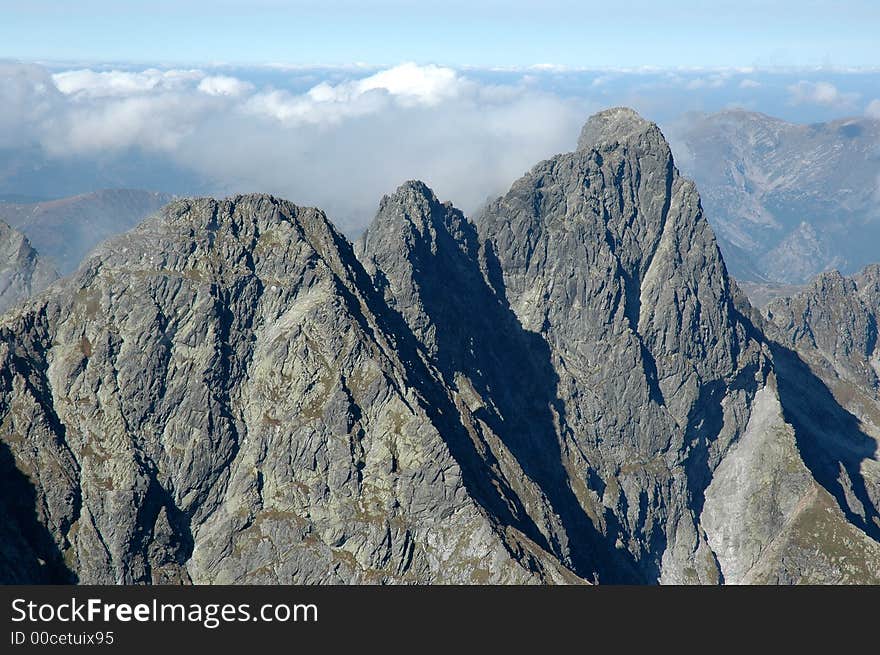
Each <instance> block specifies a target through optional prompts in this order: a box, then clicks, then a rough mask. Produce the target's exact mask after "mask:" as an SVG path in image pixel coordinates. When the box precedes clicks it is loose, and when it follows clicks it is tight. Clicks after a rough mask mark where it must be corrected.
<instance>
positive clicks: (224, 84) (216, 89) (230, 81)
mask: <svg viewBox="0 0 880 655" xmlns="http://www.w3.org/2000/svg"><path fill="white" fill-rule="evenodd" d="M253 88H254V87H253V85H252V84H251V83H250V82H244V81H242V80H240V79H238V78H235V77H228V76H226V75H214V76H211V77H205V78H202V81H201V82H199V86H198V89H199V91H201V92H202V93H207V94H208V95H209V96H240V95H244V94H245V93H247V92H248V91H251V90H252V89H253Z"/></svg>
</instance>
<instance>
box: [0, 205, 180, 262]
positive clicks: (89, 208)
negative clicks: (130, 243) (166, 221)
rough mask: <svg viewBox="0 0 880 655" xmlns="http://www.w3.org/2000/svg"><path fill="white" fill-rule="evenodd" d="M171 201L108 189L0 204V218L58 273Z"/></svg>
mask: <svg viewBox="0 0 880 655" xmlns="http://www.w3.org/2000/svg"><path fill="white" fill-rule="evenodd" d="M170 201H171V196H169V195H167V194H164V193H155V192H152V191H138V190H134V189H107V190H104V191H96V192H94V193H86V194H82V195H78V196H72V197H70V198H61V199H59V200H47V201H42V202H35V203H15V202H0V220H4V221H6V222H7V223H9V224H10V225H12V226H13V227H15V228H17V229H18V230H20V231H21V232H24V233H25V234H26V235H27V237H28V239H30V241H31V243H32V244H34V247H35V248H36V249H37V251H38V252H39V253H40V254H41V255H43V257H44V258H45V259H46V260H47V261H48V262H50V263H51V264H52V265H53V266H54V267H55V268H56V270H57V271H58V272H59V273H61V274H62V275H67V274H69V273H72V272H73V271H75V270H76V269H77V268H78V267H79V264H80V262H81V261H82V260H83V258H84V257H85V256H86V255H87V254H88V252H89V251H90V250H91V249H92V248H94V247H95V246H97V245H98V244H99V243H101V242H102V241H104V240H105V239H108V238H109V237H112V236H115V235H117V234H120V233H121V232H125V231H126V230H130V229H131V228H133V227H134V226H136V225H137V224H138V223H140V222H141V221H142V220H144V219H145V218H146V217H147V216H149V215H150V214H152V213H154V212H156V211H158V210H159V209H160V208H161V207H162V206H164V205H165V204H167V203H168V202H170Z"/></svg>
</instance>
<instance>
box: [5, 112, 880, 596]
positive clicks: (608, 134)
mask: <svg viewBox="0 0 880 655" xmlns="http://www.w3.org/2000/svg"><path fill="white" fill-rule="evenodd" d="M774 330H776V328H774V327H773V324H772V323H767V324H766V325H765V322H764V319H763V318H762V317H761V316H760V315H759V314H758V313H757V312H755V311H754V310H753V309H752V308H751V307H750V306H749V304H748V302H747V301H746V300H745V299H744V297H743V296H742V294H741V293H740V292H739V290H738V288H737V287H736V286H735V285H734V284H733V283H732V282H731V281H730V279H729V278H728V276H727V272H726V269H725V265H724V262H723V260H722V258H721V255H720V253H719V250H718V247H717V246H716V243H715V239H714V236H713V233H712V230H711V229H710V227H709V225H708V223H707V221H706V219H705V217H704V215H703V212H702V208H701V206H700V201H699V196H698V194H697V192H696V189H695V187H694V184H693V183H692V182H690V181H688V180H686V179H685V178H683V177H682V176H680V175H679V173H678V171H677V170H676V168H675V164H674V162H673V160H672V155H671V153H670V149H669V146H668V144H667V143H666V141H665V139H664V138H663V135H662V134H661V133H660V131H659V129H658V128H657V127H656V125H654V124H653V123H649V122H647V121H645V120H643V119H642V118H641V117H639V116H638V115H637V114H635V113H634V112H632V111H630V110H626V109H615V110H609V111H607V112H603V113H601V114H598V115H596V116H594V117H593V118H591V119H590V121H589V122H588V123H587V124H586V125H585V127H584V130H583V132H582V134H581V138H580V142H579V145H578V149H577V150H576V151H575V152H572V153H566V154H562V155H559V156H557V157H554V158H553V159H551V160H548V161H545V162H541V163H540V164H538V165H537V166H536V167H535V168H533V169H532V170H531V171H530V172H528V173H527V174H526V175H525V176H523V177H522V178H521V179H520V180H518V181H516V182H515V183H514V184H513V186H512V187H511V190H510V191H509V192H508V193H507V194H506V195H505V196H503V197H501V198H499V199H498V200H496V201H494V202H492V203H490V204H489V205H488V206H487V208H486V209H485V210H484V211H483V212H482V213H481V215H479V216H477V217H476V219H475V220H474V221H473V222H472V221H470V220H469V219H468V218H467V217H465V216H464V215H463V214H462V213H461V212H460V211H458V210H457V209H455V207H454V206H452V205H451V204H449V203H441V202H440V201H439V200H438V199H437V198H436V197H435V196H434V194H433V193H432V192H431V190H430V189H429V188H427V187H426V186H425V185H424V184H422V183H420V182H409V183H406V184H404V185H403V186H401V187H400V188H399V189H398V190H397V191H396V192H395V193H394V194H392V195H390V196H388V197H386V198H384V199H383V200H382V202H381V205H380V208H379V211H378V213H377V215H376V218H375V220H374V222H373V223H372V225H371V226H370V227H369V228H368V229H367V231H366V232H365V233H364V235H363V237H362V239H361V240H360V241H359V242H358V243H357V244H356V245H354V246H353V245H352V244H350V243H349V242H348V241H347V240H346V239H345V238H344V237H342V236H341V235H340V234H339V233H338V232H337V231H336V230H335V229H334V228H333V226H332V225H331V224H330V223H329V221H328V220H327V219H326V217H325V216H324V215H323V214H322V213H321V212H319V211H318V210H314V209H303V208H300V207H296V206H295V205H292V204H290V203H287V202H284V201H280V200H277V199H274V198H271V197H267V196H239V197H236V198H232V199H228V200H225V201H214V200H209V199H201V200H186V201H178V202H175V203H173V204H171V205H169V206H168V207H167V208H166V209H165V210H163V212H161V213H160V214H158V215H157V216H155V217H153V218H151V219H150V220H148V221H147V222H145V223H144V224H142V225H141V226H140V227H138V228H137V229H136V230H134V231H132V232H130V233H128V234H126V235H123V236H121V237H118V238H116V239H114V240H111V241H110V242H108V243H107V244H105V245H104V246H102V247H101V248H99V249H98V250H97V251H95V253H94V254H93V256H92V257H91V258H90V259H89V260H88V261H87V262H86V263H85V264H84V265H83V266H82V267H81V268H80V270H79V271H78V272H77V273H76V274H75V275H74V276H72V277H71V278H69V279H67V280H65V281H62V282H61V283H59V284H57V285H55V286H53V288H52V289H50V290H49V291H48V292H47V293H46V294H44V295H42V296H40V297H38V298H36V299H34V300H32V301H31V302H30V303H28V304H27V305H25V306H23V307H21V308H19V309H16V310H15V311H13V312H11V313H10V314H9V315H8V316H6V317H5V318H4V319H2V320H0V360H2V366H0V371H2V374H0V437H2V439H0V443H2V445H0V466H2V467H3V475H2V476H0V480H2V485H3V487H4V488H3V490H2V494H0V513H2V514H3V516H0V526H2V527H0V530H2V531H3V533H2V534H0V537H2V538H0V549H2V550H0V553H2V558H0V578H2V579H4V580H7V581H10V580H14V581H35V580H36V581H52V580H55V581H57V580H66V579H76V580H79V581H81V582H111V583H113V582H190V581H191V582H196V583H213V582H232V583H243V582H256V583H269V582H282V583H283V582H299V583H328V582H343V583H368V582H384V583H399V582H416V583H427V582H432V583H439V582H470V583H474V582H499V583H509V582H534V583H548V582H556V583H559V582H585V581H586V582H595V581H598V582H600V583H607V582H635V583H656V582H664V583H667V582H668V583H718V582H727V583H738V582H786V583H789V582H873V581H880V546H878V535H877V529H878V528H880V523H877V521H876V518H877V511H876V508H877V506H878V500H880V496H878V490H880V484H878V482H877V477H876V476H874V471H875V470H876V464H877V462H876V459H875V455H874V452H875V450H876V440H875V436H876V435H874V433H873V432H872V431H871V429H870V426H868V425H867V424H866V423H865V422H864V421H863V419H861V418H859V417H858V416H856V415H854V414H852V413H850V410H849V409H847V408H846V406H845V405H846V403H845V402H844V401H843V400H842V399H840V398H837V397H836V396H835V394H834V393H833V391H831V390H829V388H828V387H827V386H826V383H825V382H824V381H823V378H822V377H821V376H820V374H819V373H816V372H814V371H813V370H812V369H811V368H810V365H809V363H808V362H805V360H804V359H802V358H801V356H800V355H798V353H796V352H795V350H794V345H793V344H791V343H789V342H788V341H786V340H785V337H784V335H782V333H781V332H779V333H778V334H777V333H776V332H774ZM765 332H766V333H767V334H769V335H770V337H768V336H767V335H766V334H765ZM871 445H873V446H874V450H871V449H870V446H871Z"/></svg>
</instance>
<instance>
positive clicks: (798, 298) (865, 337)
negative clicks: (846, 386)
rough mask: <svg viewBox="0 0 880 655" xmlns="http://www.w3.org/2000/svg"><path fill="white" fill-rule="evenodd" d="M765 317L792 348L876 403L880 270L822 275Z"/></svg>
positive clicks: (879, 368) (879, 393)
mask: <svg viewBox="0 0 880 655" xmlns="http://www.w3.org/2000/svg"><path fill="white" fill-rule="evenodd" d="M767 314H768V317H769V319H770V320H771V321H772V322H773V323H774V324H775V326H776V327H777V328H778V329H779V330H780V331H781V332H782V333H783V338H784V339H785V340H786V341H787V342H788V343H789V344H790V345H791V346H792V347H793V348H797V349H798V350H799V351H801V352H805V353H809V354H811V355H813V357H814V359H818V360H821V361H822V362H824V363H825V364H826V369H827V372H828V374H829V375H831V376H833V377H834V378H838V379H840V380H844V381H847V382H849V383H850V384H852V385H855V386H856V387H857V388H859V389H860V390H867V391H868V392H869V393H870V394H871V395H873V396H875V397H877V398H880V341H878V318H880V265H878V264H872V265H871V266H868V267H866V268H865V269H863V270H862V271H860V272H859V273H858V274H856V275H854V276H851V277H847V276H844V275H841V273H840V272H839V271H829V272H827V273H822V274H821V275H818V276H817V277H816V278H815V279H814V280H813V281H812V283H811V284H810V285H809V286H808V287H807V288H806V289H805V290H803V291H802V292H800V293H797V294H794V295H792V296H790V297H785V298H780V299H777V300H775V301H773V302H771V303H770V305H769V306H768V307H767ZM875 423H876V424H877V425H880V419H875Z"/></svg>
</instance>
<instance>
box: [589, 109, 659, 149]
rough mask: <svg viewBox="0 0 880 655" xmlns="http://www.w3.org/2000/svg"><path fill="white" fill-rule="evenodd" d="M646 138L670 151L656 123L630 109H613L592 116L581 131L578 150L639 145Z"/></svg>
mask: <svg viewBox="0 0 880 655" xmlns="http://www.w3.org/2000/svg"><path fill="white" fill-rule="evenodd" d="M645 138H648V139H650V140H651V141H654V142H658V141H659V143H661V144H662V145H663V146H665V147H666V149H667V150H668V149H669V144H667V143H666V139H665V138H664V136H663V134H662V133H661V132H660V128H659V127H657V124H656V123H652V122H651V121H648V120H646V119H644V118H642V116H641V115H640V114H639V113H638V112H637V111H635V110H634V109H630V108H629V107H612V108H611V109H606V110H604V111H600V112H599V113H598V114H593V115H592V116H590V118H589V119H588V120H587V122H586V123H585V124H584V127H583V128H582V129H581V135H580V138H578V145H577V149H578V150H590V149H593V148H600V147H602V146H613V145H615V144H619V143H639V142H641V141H643V140H644V139H645Z"/></svg>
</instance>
